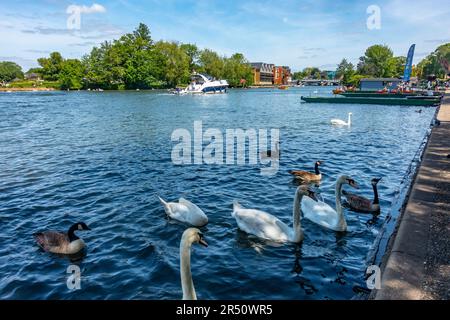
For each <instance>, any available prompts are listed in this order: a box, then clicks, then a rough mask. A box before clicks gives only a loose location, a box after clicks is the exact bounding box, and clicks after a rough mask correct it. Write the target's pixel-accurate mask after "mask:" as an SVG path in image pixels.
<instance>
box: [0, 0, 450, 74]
mask: <svg viewBox="0 0 450 320" xmlns="http://www.w3.org/2000/svg"><path fill="white" fill-rule="evenodd" d="M94 4H97V6H96V8H97V9H98V8H100V7H101V8H102V10H90V11H92V12H90V13H82V14H81V29H80V30H68V29H67V23H66V22H67V18H68V17H69V15H68V14H67V13H66V9H67V7H68V6H69V5H79V6H86V7H87V8H91V6H92V5H94ZM369 5H377V6H378V7H379V8H380V10H381V11H380V13H381V25H380V26H381V28H380V29H377V30H369V29H368V28H367V26H366V21H367V18H368V17H369V14H368V13H367V12H366V10H367V8H368V6H369ZM88 11H89V10H88ZM140 22H144V23H146V24H147V25H148V26H149V27H150V30H151V32H152V37H153V39H155V40H160V39H164V40H176V41H179V42H189V43H196V44H197V45H198V46H199V47H200V48H210V49H213V50H215V51H217V52H219V53H220V54H224V55H231V54H233V53H235V52H241V53H243V54H244V55H245V56H246V57H247V59H248V60H250V61H254V62H256V61H263V62H268V63H275V64H278V65H289V66H291V68H293V69H294V70H299V69H302V68H304V67H307V66H315V67H320V68H323V69H335V67H336V64H337V63H339V61H340V60H341V59H342V58H344V57H345V58H348V59H349V60H350V61H351V62H353V63H356V62H357V61H358V57H359V56H361V55H363V53H364V50H365V49H366V48H367V47H368V46H370V45H372V44H387V45H388V46H390V47H391V48H392V49H393V50H394V54H395V55H406V53H407V50H408V48H409V46H410V45H411V44H412V43H416V55H415V59H414V62H415V63H417V62H418V61H420V59H422V58H423V57H424V56H426V55H427V54H429V53H430V52H431V51H433V50H434V49H435V48H436V47H437V46H438V45H440V44H442V43H446V42H450V5H449V3H448V0H429V1H414V0H389V1H386V0H382V1H379V0H370V1H354V0H348V1H337V0H335V1H328V0H297V1H293V0H283V1H264V0H248V1H233V0H228V1H216V0H196V1H191V0H186V1H175V0H173V1H171V0H143V1H135V0H112V1H103V0H73V1H65V0H26V1H10V0H8V1H5V0H0V60H12V61H15V62H17V63H19V64H20V65H22V66H23V67H24V69H25V70H27V69H28V68H29V67H32V66H36V62H35V60H36V58H38V57H42V56H46V55H48V53H50V52H52V51H59V52H61V53H62V54H63V56H64V57H66V58H80V57H81V56H82V55H84V54H86V53H88V52H89V51H90V50H91V48H92V47H93V46H96V45H98V44H100V43H101V42H102V41H105V40H112V39H117V38H118V37H119V36H120V35H121V34H123V33H126V32H130V31H132V30H133V29H135V28H136V26H137V25H138V24H139V23H140Z"/></svg>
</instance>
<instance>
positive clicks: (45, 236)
mask: <svg viewBox="0 0 450 320" xmlns="http://www.w3.org/2000/svg"><path fill="white" fill-rule="evenodd" d="M82 230H91V229H90V228H89V227H88V226H87V225H86V224H85V223H84V222H78V223H75V224H73V225H72V226H71V227H70V228H69V231H68V232H67V233H64V232H58V231H44V232H37V233H35V234H33V236H34V238H35V240H36V242H37V244H38V245H39V246H40V247H41V248H42V249H43V250H44V251H47V252H51V253H59V254H75V253H78V252H79V251H81V250H82V249H83V248H84V247H85V244H84V241H83V240H82V239H80V238H78V237H77V235H76V234H75V231H82Z"/></svg>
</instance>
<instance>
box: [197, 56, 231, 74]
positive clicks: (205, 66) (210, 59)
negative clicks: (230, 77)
mask: <svg viewBox="0 0 450 320" xmlns="http://www.w3.org/2000/svg"><path fill="white" fill-rule="evenodd" d="M198 60H199V61H198V62H199V68H200V72H201V73H206V74H208V75H210V76H213V77H216V78H223V75H224V67H225V63H224V59H222V58H221V57H219V55H218V54H217V53H216V52H214V51H212V50H209V49H205V50H202V51H201V52H200V56H199V59H198Z"/></svg>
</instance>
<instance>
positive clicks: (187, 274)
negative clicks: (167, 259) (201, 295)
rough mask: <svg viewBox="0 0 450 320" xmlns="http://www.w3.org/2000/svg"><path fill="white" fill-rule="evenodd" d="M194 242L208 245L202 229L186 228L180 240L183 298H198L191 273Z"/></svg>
mask: <svg viewBox="0 0 450 320" xmlns="http://www.w3.org/2000/svg"><path fill="white" fill-rule="evenodd" d="M193 243H198V244H201V245H202V246H205V247H207V246H208V244H207V243H206V241H205V240H204V239H203V234H202V233H201V232H200V230H198V229H196V228H189V229H186V230H185V231H184V232H183V236H182V237H181V242H180V276H181V288H182V290H183V300H197V295H196V293H195V288H194V282H193V281H192V273H191V246H192V244H193Z"/></svg>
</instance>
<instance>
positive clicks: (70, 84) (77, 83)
mask: <svg viewBox="0 0 450 320" xmlns="http://www.w3.org/2000/svg"><path fill="white" fill-rule="evenodd" d="M84 73H85V72H84V66H83V64H82V63H81V61H80V60H78V59H68V60H65V61H64V63H63V66H62V69H61V72H60V73H59V79H58V80H59V83H60V87H61V89H75V90H76V89H82V88H83V77H84Z"/></svg>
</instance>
